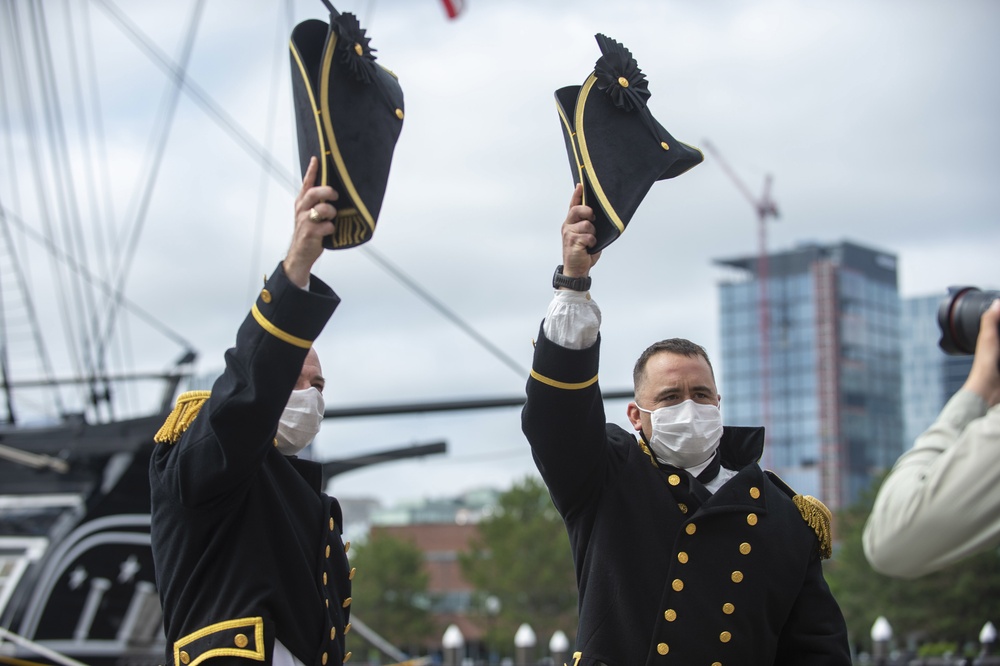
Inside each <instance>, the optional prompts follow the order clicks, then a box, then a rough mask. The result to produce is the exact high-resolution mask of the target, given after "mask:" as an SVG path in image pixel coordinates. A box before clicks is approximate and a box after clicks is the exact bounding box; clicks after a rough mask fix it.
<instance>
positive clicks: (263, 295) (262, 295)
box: [260, 289, 271, 303]
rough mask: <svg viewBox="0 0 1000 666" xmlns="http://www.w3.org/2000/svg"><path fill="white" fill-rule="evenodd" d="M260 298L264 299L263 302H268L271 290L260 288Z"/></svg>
mask: <svg viewBox="0 0 1000 666" xmlns="http://www.w3.org/2000/svg"><path fill="white" fill-rule="evenodd" d="M260 300H262V301H264V302H265V303H270V302H271V292H269V291H268V290H267V289H262V290H261V292H260Z"/></svg>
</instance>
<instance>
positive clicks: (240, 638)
mask: <svg viewBox="0 0 1000 666" xmlns="http://www.w3.org/2000/svg"><path fill="white" fill-rule="evenodd" d="M249 642H250V641H249V640H248V639H247V637H246V636H245V635H244V634H236V636H234V637H233V643H235V644H236V647H238V648H245V647H246V646H247V644H248V643H249Z"/></svg>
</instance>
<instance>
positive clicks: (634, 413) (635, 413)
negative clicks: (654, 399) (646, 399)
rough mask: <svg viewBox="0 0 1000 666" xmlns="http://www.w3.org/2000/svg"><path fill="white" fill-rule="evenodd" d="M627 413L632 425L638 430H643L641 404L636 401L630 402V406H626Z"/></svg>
mask: <svg viewBox="0 0 1000 666" xmlns="http://www.w3.org/2000/svg"><path fill="white" fill-rule="evenodd" d="M625 413H626V414H627V415H628V420H629V422H630V423H631V424H632V427H633V428H635V429H636V431H639V430H642V418H641V417H642V412H640V411H639V405H637V404H635V403H634V402H630V403H628V407H626V408H625Z"/></svg>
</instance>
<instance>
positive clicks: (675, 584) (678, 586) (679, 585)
mask: <svg viewBox="0 0 1000 666" xmlns="http://www.w3.org/2000/svg"><path fill="white" fill-rule="evenodd" d="M670 587H672V588H674V592H680V591H681V590H683V589H684V581H682V580H681V579H680V578H674V582H672V583H671V584H670Z"/></svg>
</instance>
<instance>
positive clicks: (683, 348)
mask: <svg viewBox="0 0 1000 666" xmlns="http://www.w3.org/2000/svg"><path fill="white" fill-rule="evenodd" d="M660 353H666V354H677V355H678V356H687V357H688V358H697V357H698V356H700V357H702V358H703V359H705V363H708V369H709V371H710V372H711V373H712V379H715V370H714V369H713V368H712V361H711V360H709V358H708V352H706V351H705V348H704V347H702V346H701V345H698V344H695V343H693V342H691V341H690V340H685V339H684V338H670V339H668V340H660V341H659V342H654V343H653V344H651V345H650V346H649V347H647V348H646V351H644V352H642V354H640V355H639V359H638V360H637V361H636V362H635V368H633V369H632V386H633V390H635V391H638V390H639V383H640V382H641V381H642V379H643V377H644V376H645V374H646V365H648V364H649V359H651V358H653V357H654V356H656V355H657V354H660Z"/></svg>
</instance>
